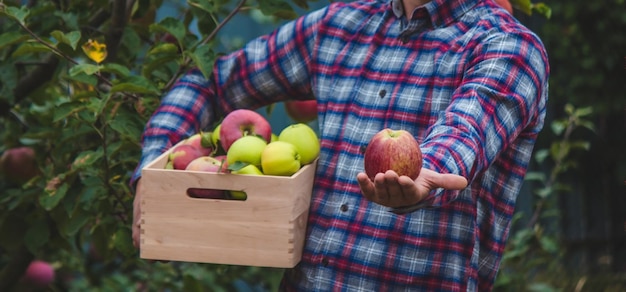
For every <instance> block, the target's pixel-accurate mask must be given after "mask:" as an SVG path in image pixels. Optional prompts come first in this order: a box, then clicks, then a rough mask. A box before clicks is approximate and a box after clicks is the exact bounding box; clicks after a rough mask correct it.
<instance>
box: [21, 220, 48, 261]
mask: <svg viewBox="0 0 626 292" xmlns="http://www.w3.org/2000/svg"><path fill="white" fill-rule="evenodd" d="M49 238H50V228H49V227H48V220H34V222H33V224H31V226H30V227H29V228H28V231H26V235H25V236H24V244H25V245H26V248H28V250H30V251H31V252H32V253H34V254H37V253H38V252H39V249H40V248H41V247H42V246H44V245H45V244H46V242H47V241H48V239H49Z"/></svg>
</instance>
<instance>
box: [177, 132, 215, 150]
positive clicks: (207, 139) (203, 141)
mask: <svg viewBox="0 0 626 292" xmlns="http://www.w3.org/2000/svg"><path fill="white" fill-rule="evenodd" d="M183 144H189V145H191V146H194V147H196V148H198V150H200V152H202V155H204V156H209V155H211V153H213V143H212V142H211V133H205V132H201V133H196V134H194V135H192V136H190V137H189V138H187V139H185V140H184V141H183Z"/></svg>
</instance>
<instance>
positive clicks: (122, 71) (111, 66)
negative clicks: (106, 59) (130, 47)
mask: <svg viewBox="0 0 626 292" xmlns="http://www.w3.org/2000/svg"><path fill="white" fill-rule="evenodd" d="M100 70H102V72H108V73H113V74H115V75H117V77H118V78H126V77H128V76H130V70H129V69H128V68H127V67H125V66H123V65H120V64H115V63H106V64H104V65H103V66H102V67H100Z"/></svg>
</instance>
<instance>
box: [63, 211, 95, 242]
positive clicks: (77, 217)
mask: <svg viewBox="0 0 626 292" xmlns="http://www.w3.org/2000/svg"><path fill="white" fill-rule="evenodd" d="M90 220H91V215H90V213H89V212H87V211H85V210H83V209H82V208H80V207H79V208H76V209H75V211H74V213H73V214H72V216H70V218H69V221H68V222H67V224H66V225H65V230H64V231H65V235H67V236H68V237H72V236H74V235H76V233H78V231H79V230H80V229H81V228H83V226H85V224H87V222H89V221H90Z"/></svg>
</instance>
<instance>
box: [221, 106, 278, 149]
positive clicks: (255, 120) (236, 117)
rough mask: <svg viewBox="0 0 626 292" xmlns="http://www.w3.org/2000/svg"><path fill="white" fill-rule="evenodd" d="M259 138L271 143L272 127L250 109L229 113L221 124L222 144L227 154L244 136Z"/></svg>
mask: <svg viewBox="0 0 626 292" xmlns="http://www.w3.org/2000/svg"><path fill="white" fill-rule="evenodd" d="M250 135H254V136H259V137H261V138H263V140H265V142H267V143H269V142H270V141H271V138H272V127H271V126H270V123H269V122H268V121H267V119H265V117H263V116H262V115H261V114H259V113H257V112H255V111H253V110H248V109H237V110H234V111H232V112H230V113H228V114H227V115H226V116H225V117H224V119H223V120H222V123H221V124H220V139H219V140H220V143H221V144H222V148H224V150H225V151H226V152H228V149H230V145H232V144H233V143H234V142H235V141H236V140H237V139H239V138H241V137H243V136H250Z"/></svg>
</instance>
